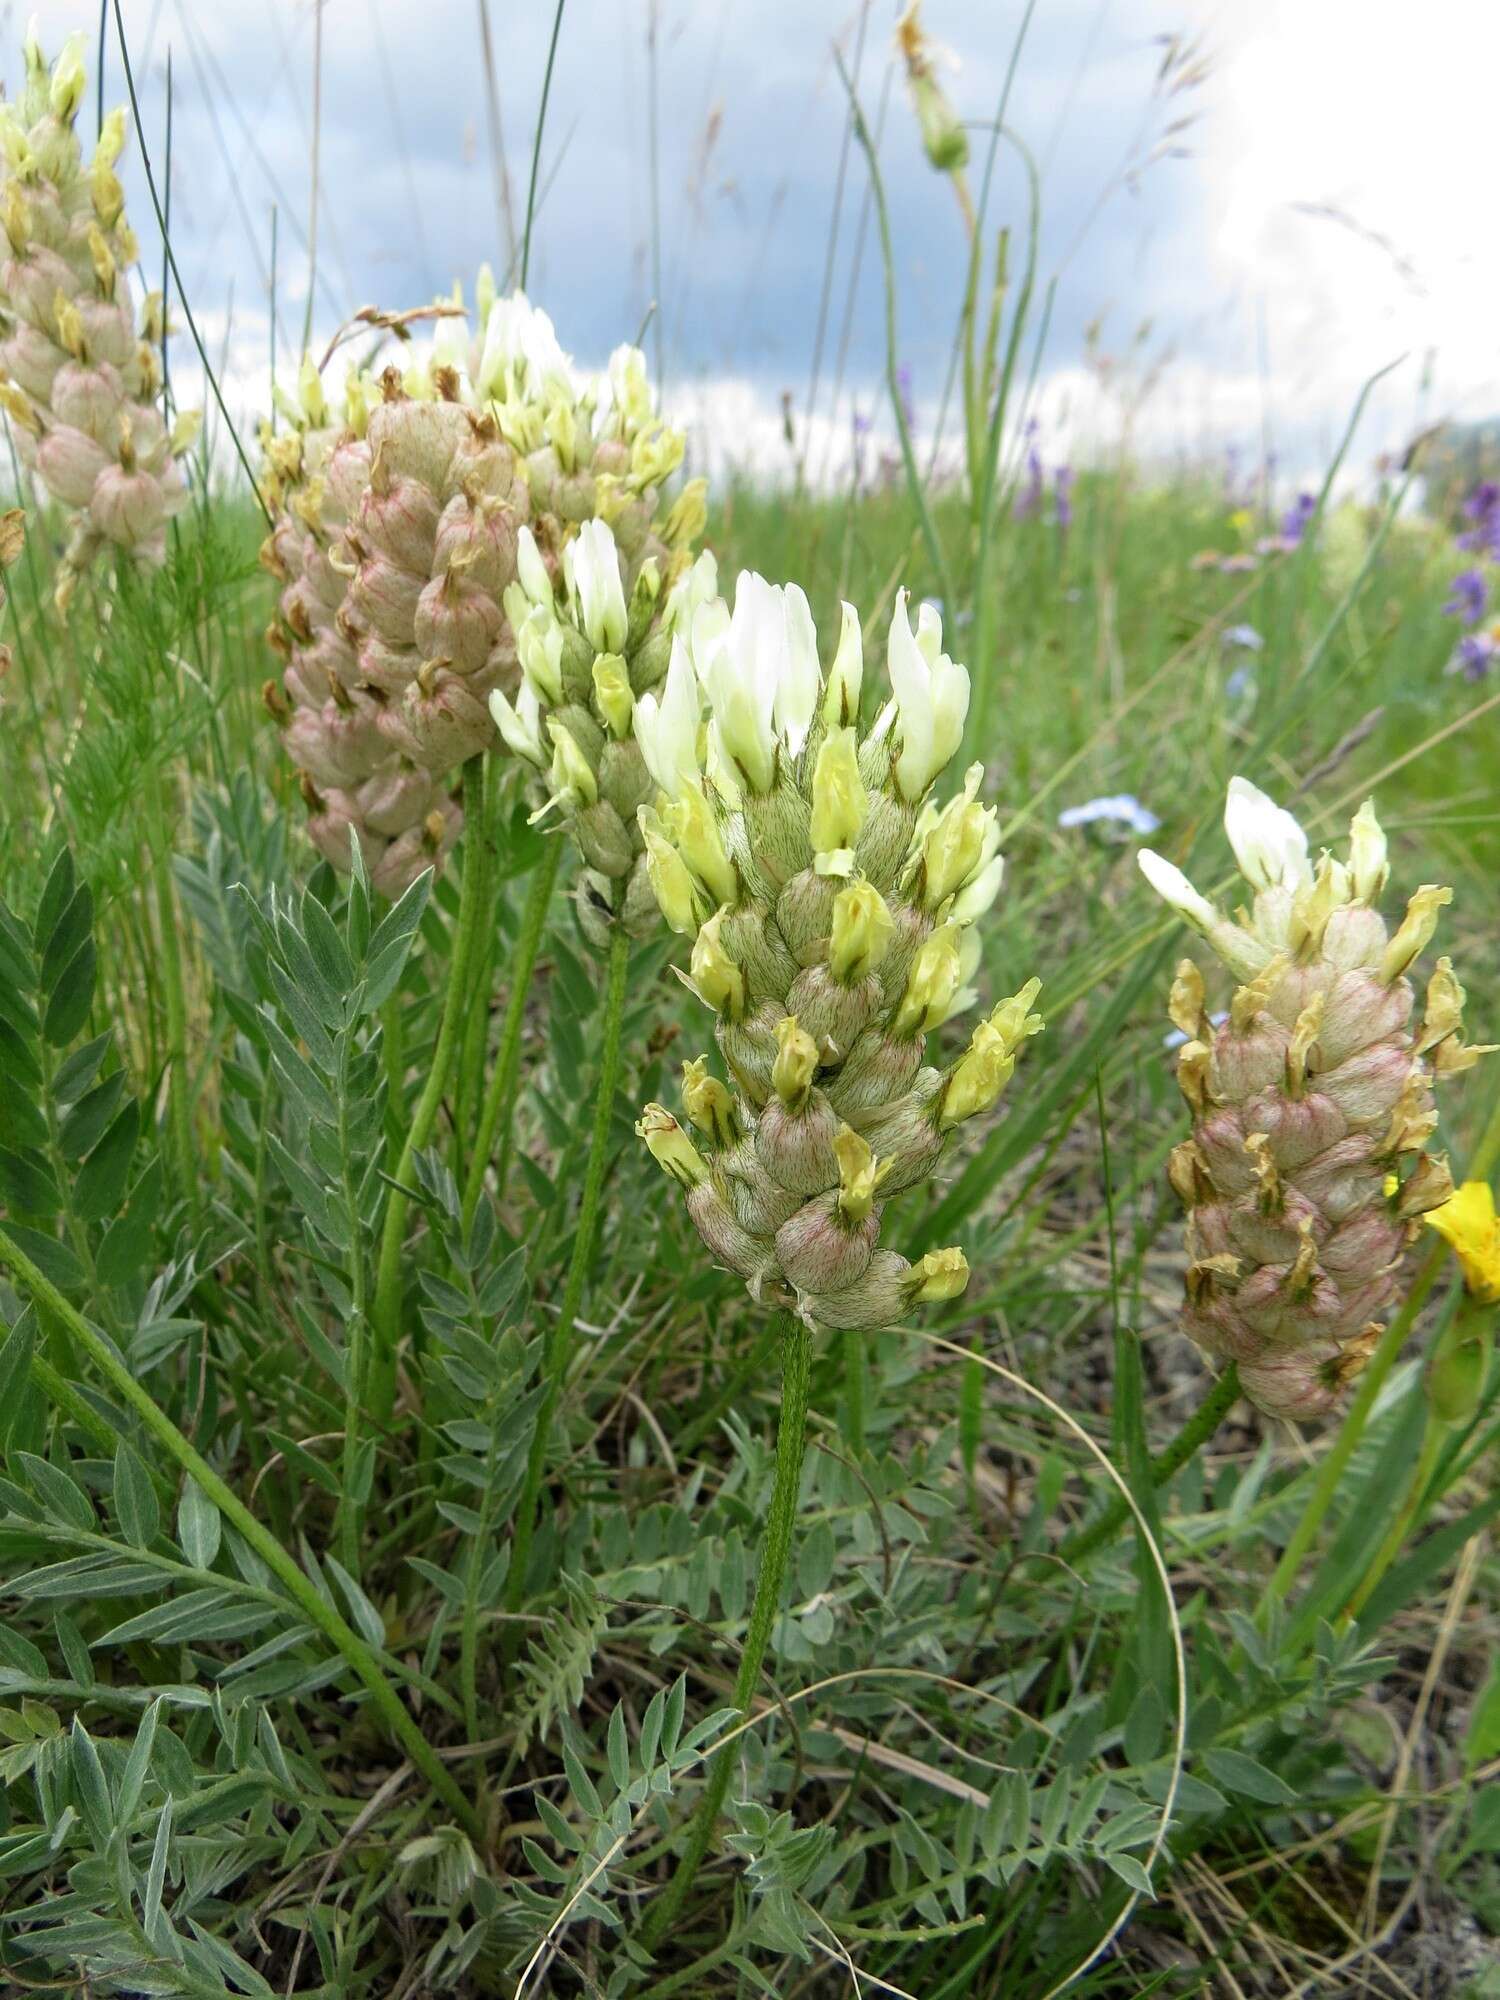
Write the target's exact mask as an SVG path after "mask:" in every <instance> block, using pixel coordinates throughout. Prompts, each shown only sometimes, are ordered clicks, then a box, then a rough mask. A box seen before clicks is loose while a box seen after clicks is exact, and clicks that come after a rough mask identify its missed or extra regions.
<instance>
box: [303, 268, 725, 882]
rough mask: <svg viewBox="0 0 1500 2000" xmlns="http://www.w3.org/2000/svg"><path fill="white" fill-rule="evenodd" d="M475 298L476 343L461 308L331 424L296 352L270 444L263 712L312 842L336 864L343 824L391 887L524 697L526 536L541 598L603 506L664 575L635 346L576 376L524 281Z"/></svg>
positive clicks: (639, 557) (659, 446) (657, 453)
mask: <svg viewBox="0 0 1500 2000" xmlns="http://www.w3.org/2000/svg"><path fill="white" fill-rule="evenodd" d="M480 306H481V334H480V336H478V337H476V336H475V335H474V334H473V333H472V331H471V329H470V325H469V321H468V318H467V315H466V314H464V313H463V311H462V308H461V305H460V304H459V302H458V301H456V300H455V301H454V302H453V303H452V305H451V306H450V307H449V309H448V310H447V311H445V312H444V313H443V315H442V316H441V317H440V319H439V321H438V330H437V334H436V336H435V338H434V341H433V343H432V347H431V350H430V352H429V353H428V354H427V355H426V356H425V357H424V358H423V359H422V360H420V361H418V362H416V363H414V364H413V365H411V366H408V367H407V368H406V369H405V370H404V371H402V370H398V369H397V368H395V367H388V368H386V369H385V370H384V372H383V373H381V374H380V375H379V376H378V377H370V376H367V375H355V376H352V377H351V378H350V383H349V388H348V390H347V392H346V398H345V408H344V410H343V412H342V413H341V417H340V416H338V415H335V413H334V412H333V411H332V410H331V409H330V408H329V406H328V403H327V399H326V397H325V394H324V390H323V387H322V384H321V382H320V380H319V378H318V375H317V372H316V371H315V370H314V369H312V368H311V366H310V365H308V364H304V367H303V371H302V377H301V382H300V390H299V394H300V400H299V403H298V404H297V405H295V406H292V405H283V408H284V409H285V411H286V414H287V415H288V417H289V420H290V421H289V427H288V428H287V429H285V430H284V431H282V432H281V433H280V434H279V435H274V436H273V435H270V434H267V435H266V436H265V438H264V439H263V443H264V448H265V452H266V460H267V466H268V470H269V485H270V489H271V494H272V498H273V501H274V503H275V510H276V526H275V529H274V531H273V533H272V535H271V537H270V538H269V540H268V542H267V544H266V547H265V549H264V551H263V560H264V561H265V562H266V564H267V566H268V567H269V568H270V569H271V570H272V571H273V573H274V574H275V575H276V576H277V577H278V579H279V580H280V581H281V583H282V584H283V586H284V587H283V590H282V594H281V600H280V606H279V616H278V620H277V623H276V625H275V626H274V627H273V630H272V634H271V642H272V644H273V645H274V646H276V648H277V649H278V650H279V651H280V652H281V653H282V654H283V655H284V657H285V658H286V660H287V667H286V671H285V673H284V675H283V677H282V681H281V684H280V686H279V687H278V686H276V685H274V684H273V685H272V686H271V687H270V689H269V690H268V697H267V699H268V706H269V707H270V708H271V710H272V713H273V715H275V717H276V719H277V721H278V722H279V723H280V724H281V726H282V728H283V731H284V738H285V741H286V746H287V749H288V753H289V754H290V755H291V756H292V757H293V758H294V759H295V761H296V763H297V764H298V766H299V769H300V770H301V772H302V774H303V788H304V792H305V794H306V796H307V798H308V803H309V806H310V807H311V810H312V819H311V822H310V832H311V834H312V837H313V839H314V840H315V841H316V843H317V844H318V846H319V847H320V849H321V850H322V851H323V852H324V853H325V854H327V855H328V856H329V858H330V859H332V860H333V861H334V862H335V863H336V864H337V865H340V866H347V865H348V858H349V844H350V842H351V840H352V839H354V838H356V837H358V838H359V840H360V842H361V846H362V850H363V852H364V858H365V865H366V867H367V868H368V869H369V871H370V875H371V878H372V880H374V881H375V882H376V883H377V884H378V886H380V887H381V888H382V889H384V890H386V891H387V892H389V893H399V892H400V890H401V888H403V887H404V886H405V884H406V883H407V882H409V881H410V880H411V879H412V878H413V877H414V876H415V875H416V874H417V873H418V872H419V871H420V870H421V869H422V868H424V867H426V866H427V865H428V864H429V863H431V862H435V861H437V860H440V859H441V857H442V855H443V853H444V852H445V851H446V850H447V848H448V847H449V846H450V845H451V844H452V841H453V840H454V838H455V837H456V835H457V833H458V830H459V827H460V824H461V814H460V811H459V807H458V805H457V803H456V801H455V800H454V799H453V798H452V797H451V796H450V794H451V791H452V789H453V779H454V774H455V773H456V771H457V769H458V767H459V766H460V765H461V764H463V763H464V762H465V761H466V760H467V759H468V758H470V757H472V756H474V755H475V754H477V753H479V752H481V751H484V750H486V749H488V748H490V747H492V746H493V745H494V743H495V741H496V734H495V725H494V722H493V721H492V719H491V710H490V700H491V698H492V697H498V698H499V700H500V702H501V703H502V707H508V706H509V704H510V701H511V698H512V697H518V696H519V695H520V691H521V689H522V685H523V677H522V662H523V657H524V656H525V655H526V654H527V653H528V652H530V653H534V652H535V644H534V641H535V640H536V639H537V638H538V637H539V634H538V633H537V631H536V627H537V625H538V619H539V613H538V614H537V615H533V613H534V612H536V607H535V606H533V604H532V603H531V602H530V600H529V599H528V598H527V596H526V590H525V581H526V579H525V578H524V577H523V575H522V574H521V570H520V567H519V565H520V564H521V562H522V556H523V543H522V536H523V532H524V537H525V540H524V554H525V558H526V562H527V565H528V566H529V568H530V571H531V582H532V585H533V587H539V586H537V578H538V577H540V578H541V579H542V581H543V583H544V584H546V589H547V594H549V595H550V583H549V582H548V581H547V579H548V577H549V576H550V574H551V573H552V572H553V571H558V570H560V569H561V568H562V567H563V565H564V563H565V561H566V560H569V559H570V558H569V556H568V551H569V550H570V548H571V546H572V541H573V539H574V538H575V537H577V536H579V535H581V534H582V533H584V532H588V533H590V534H593V533H594V532H596V531H602V532H603V533H604V534H606V535H609V534H610V532H611V531H610V530H609V529H608V528H607V527H605V526H604V517H605V516H608V517H609V518H611V519H613V520H614V522H615V523H616V530H617V532H618V534H619V536H620V537H621V538H622V547H624V548H629V549H631V550H633V551H635V552H636V554H635V556H634V557H633V558H631V559H630V560H629V563H628V573H629V574H631V575H633V574H634V571H635V570H636V569H638V568H639V567H640V566H641V564H643V563H647V562H648V561H649V560H650V559H651V558H652V557H653V556H654V557H656V558H657V560H656V566H655V570H654V574H655V576H656V577H658V578H659V577H660V576H661V573H662V567H663V562H664V559H665V557H666V555H667V547H666V543H665V542H664V541H663V540H662V536H661V534H660V533H659V532H658V531H657V530H656V528H655V526H654V516H655V510H656V502H657V492H656V487H655V485H654V483H653V476H655V475H659V474H661V473H664V472H665V471H668V470H670V469H671V468H672V466H673V465H674V464H675V463H676V460H677V458H678V457H680V454H681V439H680V438H673V439H672V441H671V443H670V444H669V443H668V442H666V441H665V440H666V439H667V437H668V436H670V434H666V433H664V432H663V431H662V428H661V426H660V425H659V424H658V423H657V422H656V419H655V417H654V414H653V413H652V412H651V411H650V409H649V394H648V392H647V391H646V388H645V383H644V375H643V372H642V369H641V366H640V363H639V356H638V355H635V354H634V350H630V351H628V354H627V352H626V351H623V350H622V353H621V355H617V356H616V357H615V360H614V361H613V362H612V363H611V371H610V373H609V374H607V375H605V376H602V377H599V378H597V379H594V380H588V379H585V378H582V377H580V376H579V375H578V374H577V372H576V371H575V370H574V368H573V365H572V363H571V362H570V361H569V360H568V358H567V356H566V355H564V354H563V352H562V350H561V348H560V347H559V346H558V343H557V338H556V335H555V334H554V332H553V330H552V325H551V322H550V321H549V320H548V319H547V316H546V314H545V313H542V312H540V311H537V310H536V309H535V308H533V307H532V306H531V305H529V304H528V302H527V301H526V300H525V299H524V298H523V297H522V296H521V295H520V294H519V293H517V294H515V295H513V296H512V297H509V298H496V297H494V296H493V287H492V285H490V284H489V282H488V280H487V279H486V278H484V276H483V275H481V284H480ZM681 512H682V510H681V507H680V505H679V509H678V510H677V514H678V516H680V515H681ZM674 518H675V517H674ZM699 518H700V519H701V510H700V514H699ZM544 551H545V553H543V552H544ZM523 626H525V627H527V630H528V637H527V638H526V639H525V640H523V638H522V627H523ZM509 740H510V739H509V738H507V741H509Z"/></svg>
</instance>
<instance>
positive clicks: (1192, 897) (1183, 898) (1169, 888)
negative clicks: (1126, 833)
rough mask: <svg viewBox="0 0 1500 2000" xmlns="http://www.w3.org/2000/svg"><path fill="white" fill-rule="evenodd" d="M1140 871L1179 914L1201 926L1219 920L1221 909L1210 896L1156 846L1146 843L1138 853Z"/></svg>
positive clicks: (1211, 926)
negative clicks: (1202, 893) (1202, 891)
mask: <svg viewBox="0 0 1500 2000" xmlns="http://www.w3.org/2000/svg"><path fill="white" fill-rule="evenodd" d="M1135 858H1136V860H1137V861H1138V862H1139V863H1140V868H1141V873H1142V874H1143V875H1144V876H1145V878H1146V880H1147V881H1148V882H1149V883H1150V884H1151V886H1152V888H1153V889H1154V890H1155V891H1156V893H1157V895H1158V896H1160V897H1161V898H1162V900H1163V902H1167V903H1170V904H1171V906H1172V908H1173V909H1174V910H1176V911H1177V912H1178V914H1179V915H1180V916H1184V917H1186V918H1187V920H1188V922H1189V923H1191V924H1196V925H1197V926H1198V927H1199V929H1200V930H1204V931H1207V930H1211V929H1212V928H1213V927H1214V926H1215V925H1217V924H1218V923H1219V921H1220V919H1219V913H1218V911H1217V910H1216V909H1215V908H1214V906H1213V904H1212V903H1211V902H1210V901H1209V900H1208V898H1207V896H1200V895H1199V893H1198V891H1197V890H1196V889H1195V888H1194V887H1193V885H1192V883H1191V882H1190V881H1189V880H1188V878H1187V877H1186V875H1184V874H1183V872H1182V870H1181V869H1180V868H1178V867H1175V866H1174V865H1173V863H1172V862H1170V861H1168V860H1167V858H1166V857H1165V855H1161V854H1158V853H1157V852H1156V850H1155V849H1154V848H1150V847H1143V848H1141V849H1140V851H1139V852H1138V853H1137V855H1136V857H1135Z"/></svg>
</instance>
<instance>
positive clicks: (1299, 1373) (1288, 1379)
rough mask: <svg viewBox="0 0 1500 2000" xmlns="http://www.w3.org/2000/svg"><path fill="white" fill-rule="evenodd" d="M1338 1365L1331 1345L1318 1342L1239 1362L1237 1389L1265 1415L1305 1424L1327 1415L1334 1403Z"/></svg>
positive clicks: (1336, 1398)
mask: <svg viewBox="0 0 1500 2000" xmlns="http://www.w3.org/2000/svg"><path fill="white" fill-rule="evenodd" d="M1338 1362H1339V1349H1338V1347H1337V1346H1336V1345H1335V1343H1334V1342H1332V1341H1326V1340H1325V1341H1318V1342H1317V1343H1315V1344H1314V1345H1313V1346H1311V1347H1306V1348H1299V1349H1297V1350H1295V1351H1294V1352H1292V1353H1290V1354H1282V1355H1275V1356H1268V1357H1267V1358H1265V1359H1263V1360H1259V1361H1242V1362H1241V1363H1240V1365H1239V1369H1240V1387H1241V1388H1242V1389H1243V1390H1244V1392H1245V1394H1246V1395H1247V1396H1248V1397H1249V1399H1250V1401H1251V1402H1252V1403H1254V1405H1255V1407H1256V1408H1257V1409H1258V1410H1261V1411H1263V1412H1264V1413H1265V1415H1266V1416H1268V1417H1281V1418H1283V1419H1284V1420H1285V1421H1286V1422H1288V1423H1309V1422H1311V1421H1312V1420H1313V1419H1314V1418H1317V1417H1325V1416H1327V1415H1328V1413H1329V1411H1330V1410H1332V1409H1333V1408H1334V1406H1335V1405H1336V1404H1337V1402H1338V1399H1339V1392H1340V1384H1339V1382H1338V1379H1337V1368H1338Z"/></svg>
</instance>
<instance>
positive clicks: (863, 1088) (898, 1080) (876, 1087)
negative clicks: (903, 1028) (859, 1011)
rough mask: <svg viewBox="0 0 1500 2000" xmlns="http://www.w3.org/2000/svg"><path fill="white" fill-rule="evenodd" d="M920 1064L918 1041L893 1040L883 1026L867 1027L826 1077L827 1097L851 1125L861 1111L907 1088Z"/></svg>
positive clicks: (857, 1120) (897, 1095)
mask: <svg viewBox="0 0 1500 2000" xmlns="http://www.w3.org/2000/svg"><path fill="white" fill-rule="evenodd" d="M921 1063H922V1049H921V1044H920V1043H919V1042H915V1041H904V1042H896V1041H892V1040H891V1038H890V1036H889V1035H887V1034H886V1032H885V1031H884V1029H883V1028H866V1029H865V1030H864V1031H863V1032H862V1033H861V1034H859V1035H857V1036H856V1037H855V1038H854V1042H853V1044H852V1045H851V1047H850V1050H849V1053H848V1055H847V1056H846V1057H845V1059H844V1061H843V1063H842V1064H841V1065H840V1066H839V1068H838V1069H837V1071H835V1072H834V1074H833V1075H832V1076H831V1077H829V1078H828V1079H827V1080H826V1083H825V1088H826V1090H827V1092H828V1096H829V1100H830V1102H831V1103H832V1104H833V1106H834V1108H835V1109H836V1110H837V1111H838V1113H839V1115H840V1117H842V1118H846V1119H848V1120H849V1121H850V1123H851V1124H853V1123H856V1122H860V1114H861V1113H863V1112H865V1111H869V1110H872V1109H873V1108H874V1107H876V1106H877V1105H882V1104H888V1103H889V1102H890V1101H891V1099H892V1098H895V1097H899V1096H900V1095H901V1093H902V1092H903V1091H905V1090H907V1089H908V1088H909V1087H910V1085H911V1082H912V1079H913V1078H914V1077H915V1076H916V1074H917V1071H918V1070H919V1069H920V1067H921Z"/></svg>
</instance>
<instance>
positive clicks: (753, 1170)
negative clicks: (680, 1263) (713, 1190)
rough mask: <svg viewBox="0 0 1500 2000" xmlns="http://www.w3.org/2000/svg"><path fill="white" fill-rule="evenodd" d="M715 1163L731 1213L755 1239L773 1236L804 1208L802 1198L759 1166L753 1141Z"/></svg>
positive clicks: (719, 1158)
mask: <svg viewBox="0 0 1500 2000" xmlns="http://www.w3.org/2000/svg"><path fill="white" fill-rule="evenodd" d="M714 1164H715V1170H716V1172H717V1175H718V1184H719V1187H720V1189H721V1192H722V1193H723V1196H724V1200H725V1201H726V1202H727V1204H728V1206H729V1210H730V1213H731V1214H732V1215H733V1216H734V1219H735V1221H736V1222H737V1223H738V1224H739V1226H740V1228H741V1229H747V1230H749V1232H750V1234H751V1235H752V1236H774V1235H775V1233H776V1231H777V1230H778V1229H779V1228H780V1227H781V1225H782V1223H783V1222H785V1221H786V1220H787V1218H788V1217H789V1216H790V1215H792V1214H794V1213H795V1211H796V1210H797V1208H798V1207H799V1206H800V1205H801V1201H802V1197H801V1196H800V1195H798V1194H795V1193H793V1192H792V1190H791V1189H790V1188H784V1187H778V1186H777V1185H776V1183H775V1182H774V1181H773V1180H772V1179H771V1177H770V1175H769V1174H768V1173H767V1172H766V1170H765V1168H764V1167H763V1166H762V1165H761V1163H760V1157H759V1155H758V1153H757V1151H756V1147H755V1142H754V1140H753V1139H750V1138H745V1139H741V1141H740V1142H739V1144H738V1145H737V1146H733V1147H731V1148H730V1150H729V1151H728V1152H726V1153H721V1154H720V1155H719V1157H718V1159H717V1160H716V1161H715V1163H714Z"/></svg>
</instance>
